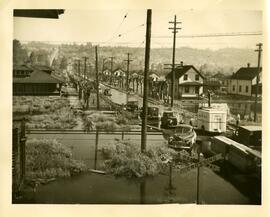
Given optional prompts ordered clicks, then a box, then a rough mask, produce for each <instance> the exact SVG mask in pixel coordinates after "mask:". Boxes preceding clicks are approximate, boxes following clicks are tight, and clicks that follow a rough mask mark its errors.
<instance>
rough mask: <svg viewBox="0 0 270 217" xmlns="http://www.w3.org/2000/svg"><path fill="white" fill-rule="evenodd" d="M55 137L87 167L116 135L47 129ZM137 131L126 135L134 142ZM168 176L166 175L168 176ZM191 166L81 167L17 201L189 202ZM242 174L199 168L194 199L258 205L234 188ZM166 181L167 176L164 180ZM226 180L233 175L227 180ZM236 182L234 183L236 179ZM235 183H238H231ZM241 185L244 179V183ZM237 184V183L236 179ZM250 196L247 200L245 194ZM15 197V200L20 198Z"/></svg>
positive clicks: (97, 163)
mask: <svg viewBox="0 0 270 217" xmlns="http://www.w3.org/2000/svg"><path fill="white" fill-rule="evenodd" d="M29 136H30V137H31V138H44V135H38V134H37V135H29ZM46 137H47V138H55V139H57V140H58V141H60V142H62V143H64V144H67V145H68V146H70V147H71V148H72V150H73V155H74V158H76V159H81V160H83V161H84V162H85V163H86V164H87V166H88V167H89V168H92V169H102V165H103V161H104V159H103V156H102V154H101V152H100V148H101V146H102V144H105V143H109V142H110V141H111V140H112V139H113V137H120V136H119V135H117V136H116V135H100V136H99V138H100V140H99V143H98V145H97V146H96V145H95V135H87V134H85V135H69V134H57V135H56V134H53V135H47V136H46ZM139 137H140V136H139V135H135V136H131V135H130V136H128V137H126V138H129V139H131V140H132V141H134V142H135V143H137V144H138V145H139V142H140V140H139ZM158 143H160V144H162V143H164V140H163V138H162V136H161V135H153V136H148V144H149V145H157V144H158ZM170 177H171V179H170ZM196 177H197V169H193V170H191V171H190V172H188V173H183V174H180V173H178V172H177V171H175V170H172V173H171V174H170V173H169V170H168V172H167V174H163V175H158V176H156V177H153V178H146V179H133V180H129V179H126V178H124V177H121V178H120V177H114V176H112V175H101V174H94V173H90V172H86V173H84V174H81V175H79V176H75V177H71V178H65V179H58V180H56V181H54V182H52V183H49V184H47V185H41V186H39V187H38V188H37V189H36V192H28V193H26V194H25V195H24V197H23V199H22V200H21V201H20V202H21V203H45V204H50V203H56V204H144V203H145V204H160V203H194V202H195V201H196V185H197V182H196ZM243 179H245V177H244V176H242V175H241V174H238V173H235V174H233V173H231V175H230V178H228V177H226V174H223V173H215V172H213V171H212V170H211V169H209V168H207V167H202V168H201V178H200V201H201V202H202V203H206V204H259V203H260V201H259V200H258V199H257V200H255V199H254V198H255V197H254V195H252V196H251V195H250V194H253V193H252V192H251V191H250V189H252V188H254V186H251V185H252V183H249V184H250V186H248V185H245V186H247V189H241V188H239V181H240V182H241V181H242V182H243ZM170 180H171V181H170ZM231 180H234V181H233V182H232V181H231ZM236 181H237V182H236ZM237 183H238V186H237ZM246 184H247V183H246ZM240 185H241V183H240ZM251 198H253V199H251ZM20 202H19V203H20Z"/></svg>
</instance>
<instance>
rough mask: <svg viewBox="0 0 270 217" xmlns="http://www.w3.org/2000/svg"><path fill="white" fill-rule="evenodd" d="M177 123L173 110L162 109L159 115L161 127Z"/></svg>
mask: <svg viewBox="0 0 270 217" xmlns="http://www.w3.org/2000/svg"><path fill="white" fill-rule="evenodd" d="M176 125H177V118H176V117H175V116H174V114H173V111H164V112H163V116H162V117H161V128H168V127H170V126H176Z"/></svg>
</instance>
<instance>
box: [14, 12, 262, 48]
mask: <svg viewBox="0 0 270 217" xmlns="http://www.w3.org/2000/svg"><path fill="white" fill-rule="evenodd" d="M125 15H126V18H124V17H125ZM174 15H176V16H177V21H180V22H182V23H181V24H179V25H178V27H180V28H181V30H179V31H178V33H177V39H176V47H182V46H184V47H193V48H201V49H220V48H226V47H237V48H255V45H256V44H257V43H259V42H262V40H263V37H262V36H261V35H256V36H234V37H228V36H227V37H202V38H181V36H185V37H186V36H190V35H205V34H216V33H218V34H219V33H235V32H237V33H238V32H262V30H263V26H262V12H261V11H244V10H242V11H241V10H230V11H224V10H215V11H213V10H212V11H206V10H201V11H198V10H178V11H174V10H153V11H152V31H151V35H152V39H151V47H171V46H172V43H173V42H172V35H173V34H172V32H171V30H169V29H168V27H171V26H172V24H169V23H168V22H169V21H173V18H174ZM145 23H146V11H145V10H92V11H91V10H65V13H64V14H62V15H60V18H59V19H40V18H21V17H15V18H14V38H16V39H18V40H20V41H22V42H27V41H46V42H51V43H61V42H63V43H73V42H77V43H83V42H92V43H93V44H99V45H100V46H102V45H110V46H131V47H142V46H144V41H145V29H146V25H145ZM119 35H120V36H119Z"/></svg>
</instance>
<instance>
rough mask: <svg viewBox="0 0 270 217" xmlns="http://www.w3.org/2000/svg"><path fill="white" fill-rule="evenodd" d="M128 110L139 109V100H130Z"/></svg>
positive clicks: (127, 105)
mask: <svg viewBox="0 0 270 217" xmlns="http://www.w3.org/2000/svg"><path fill="white" fill-rule="evenodd" d="M126 110H127V111H129V112H134V111H138V110H139V102H138V101H128V102H127V104H126Z"/></svg>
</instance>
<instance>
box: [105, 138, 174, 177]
mask: <svg viewBox="0 0 270 217" xmlns="http://www.w3.org/2000/svg"><path fill="white" fill-rule="evenodd" d="M101 150H102V154H103V156H104V158H105V159H106V160H105V162H104V168H105V170H106V171H107V172H109V173H111V174H114V175H115V176H125V177H128V178H134V177H135V178H141V177H146V176H155V175H157V174H160V173H164V172H165V170H166V168H167V165H166V163H164V162H165V160H166V159H172V158H173V157H174V155H175V154H176V152H175V151H174V150H172V149H169V148H167V147H166V146H165V145H163V146H155V147H150V148H149V149H148V150H147V151H146V152H144V153H141V151H140V149H139V147H138V145H136V144H134V143H132V142H130V141H128V140H126V141H125V140H122V141H115V142H114V143H112V144H109V145H105V146H103V147H102V149H101Z"/></svg>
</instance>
